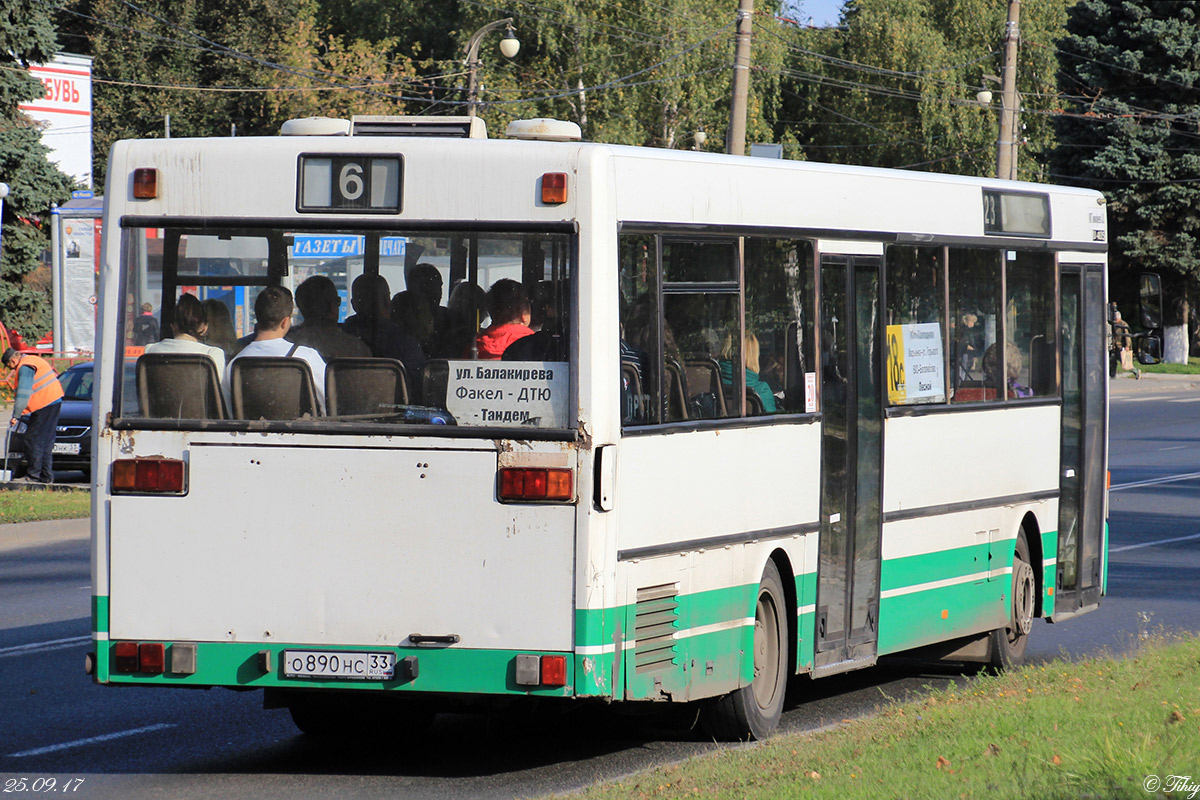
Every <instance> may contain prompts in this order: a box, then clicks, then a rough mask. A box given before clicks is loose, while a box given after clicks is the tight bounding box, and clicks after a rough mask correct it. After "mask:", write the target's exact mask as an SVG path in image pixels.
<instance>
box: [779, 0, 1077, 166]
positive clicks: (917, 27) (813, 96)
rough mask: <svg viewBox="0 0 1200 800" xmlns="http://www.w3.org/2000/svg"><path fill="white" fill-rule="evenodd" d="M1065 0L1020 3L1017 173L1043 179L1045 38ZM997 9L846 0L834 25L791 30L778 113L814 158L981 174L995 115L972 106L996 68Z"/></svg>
mask: <svg viewBox="0 0 1200 800" xmlns="http://www.w3.org/2000/svg"><path fill="white" fill-rule="evenodd" d="M1072 2H1074V0H1036V1H1034V2H1031V1H1030V0H1027V1H1026V2H1025V3H1023V4H1022V10H1021V24H1020V31H1021V48H1020V51H1019V63H1018V68H1017V80H1018V87H1017V88H1018V91H1019V92H1020V93H1021V94H1022V103H1021V105H1022V111H1023V114H1022V118H1021V121H1022V124H1023V128H1024V130H1023V137H1022V138H1023V139H1024V140H1025V141H1024V144H1023V145H1022V147H1021V152H1020V156H1019V158H1018V168H1019V174H1020V177H1021V178H1022V179H1025V180H1044V179H1045V177H1046V175H1045V166H1044V165H1045V161H1046V156H1047V153H1048V151H1049V150H1050V148H1051V147H1052V145H1053V141H1054V133H1053V130H1052V128H1051V126H1050V124H1049V123H1048V122H1047V113H1049V112H1050V111H1051V110H1052V109H1053V108H1054V106H1055V104H1056V100H1055V97H1054V92H1053V90H1054V85H1055V73H1056V70H1057V64H1058V62H1057V59H1056V58H1055V53H1054V48H1053V42H1054V40H1055V39H1056V38H1057V37H1058V36H1059V35H1061V32H1062V30H1063V26H1064V24H1065V21H1066V16H1065V14H1066V12H1065V9H1066V8H1067V6H1069V5H1070V4H1071V3H1072ZM1005 17H1006V4H1005V3H1003V2H998V1H997V0H851V2H850V3H848V5H847V6H846V8H845V10H844V11H843V15H842V24H841V26H839V28H837V29H816V30H807V31H802V32H801V33H800V35H799V36H798V43H797V46H796V47H795V49H794V52H795V54H796V56H795V59H794V61H793V62H792V63H791V64H790V66H789V75H790V80H789V81H788V82H787V85H786V86H785V89H786V90H787V92H788V94H789V97H790V99H789V100H788V101H787V103H786V108H787V111H786V117H787V118H788V119H791V120H795V122H794V123H793V126H794V130H795V134H796V137H797V139H798V140H799V141H801V142H805V143H806V145H807V146H806V147H805V153H806V155H807V156H809V157H812V158H816V159H819V160H822V161H834V162H841V163H853V164H864V165H871V166H883V167H907V168H913V169H921V170H927V171H931V172H953V173H959V174H966V175H993V174H995V164H996V138H997V125H998V121H997V118H996V116H995V112H994V104H993V109H992V110H989V109H985V108H982V107H980V106H979V105H978V104H977V103H976V102H975V95H976V93H977V92H978V91H980V90H981V89H984V88H991V89H993V90H995V93H996V94H997V95H998V94H999V91H998V90H999V87H998V86H997V85H995V84H992V83H990V82H989V79H988V78H987V77H985V76H989V75H990V76H996V75H999V73H1000V64H1001V59H1002V54H1001V52H1000V50H1001V48H1000V42H1001V37H1002V35H1003V32H1004V26H1005Z"/></svg>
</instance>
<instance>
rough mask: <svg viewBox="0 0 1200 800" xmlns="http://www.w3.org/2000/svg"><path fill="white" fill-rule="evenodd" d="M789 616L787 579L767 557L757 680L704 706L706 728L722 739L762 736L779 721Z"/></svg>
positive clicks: (758, 613) (757, 627) (758, 619)
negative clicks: (784, 589)
mask: <svg viewBox="0 0 1200 800" xmlns="http://www.w3.org/2000/svg"><path fill="white" fill-rule="evenodd" d="M787 654H788V616H787V600H786V596H785V595H784V593H783V581H782V580H780V578H779V570H778V569H777V568H776V567H775V562H774V561H767V566H766V568H765V569H764V570H763V576H762V580H761V581H760V582H759V585H758V600H757V602H756V603H755V604H754V653H753V655H754V680H753V681H752V682H751V683H749V684H748V685H746V686H743V687H741V688H740V689H737V690H736V691H733V692H731V693H729V694H727V695H724V696H723V697H720V698H717V699H716V700H715V701H713V702H712V703H711V704H709V705H707V706H706V707H704V708H703V710H702V712H701V718H700V719H701V724H702V725H703V727H704V730H705V732H707V733H708V735H709V736H711V737H713V738H714V739H717V740H720V741H745V740H747V739H763V738H766V737H767V736H769V735H770V734H771V733H773V732H774V731H775V729H776V728H777V727H778V726H779V717H780V715H782V714H783V700H784V694H785V692H786V689H787V677H788V675H787V673H788V669H787Z"/></svg>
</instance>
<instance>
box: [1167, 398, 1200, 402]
mask: <svg viewBox="0 0 1200 800" xmlns="http://www.w3.org/2000/svg"><path fill="white" fill-rule="evenodd" d="M1167 402H1168V403H1200V397H1185V398H1183V399H1182V400H1168V401H1167Z"/></svg>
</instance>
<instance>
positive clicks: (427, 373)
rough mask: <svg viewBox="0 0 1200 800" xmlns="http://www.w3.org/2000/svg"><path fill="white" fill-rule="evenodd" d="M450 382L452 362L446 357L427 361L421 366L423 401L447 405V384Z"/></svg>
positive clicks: (429, 403) (442, 405)
mask: <svg viewBox="0 0 1200 800" xmlns="http://www.w3.org/2000/svg"><path fill="white" fill-rule="evenodd" d="M449 383H450V364H449V362H447V361H446V359H444V358H437V359H434V360H432V361H427V362H425V366H424V367H422V368H421V402H422V403H424V404H425V405H427V406H436V407H437V408H445V407H446V386H447V385H448V384H449Z"/></svg>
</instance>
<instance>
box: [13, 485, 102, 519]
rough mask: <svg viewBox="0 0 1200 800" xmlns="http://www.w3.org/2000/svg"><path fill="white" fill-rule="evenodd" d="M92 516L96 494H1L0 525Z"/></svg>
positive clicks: (37, 491)
mask: <svg viewBox="0 0 1200 800" xmlns="http://www.w3.org/2000/svg"><path fill="white" fill-rule="evenodd" d="M91 513H92V493H91V492H87V491H82V490H81V491H70V492H65V491H53V490H50V489H36V488H35V489H24V488H22V489H11V490H0V525H3V524H6V523H9V522H38V521H40V520H46V519H77V518H79V517H87V516H90V515H91Z"/></svg>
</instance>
